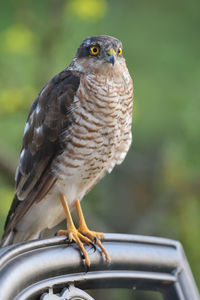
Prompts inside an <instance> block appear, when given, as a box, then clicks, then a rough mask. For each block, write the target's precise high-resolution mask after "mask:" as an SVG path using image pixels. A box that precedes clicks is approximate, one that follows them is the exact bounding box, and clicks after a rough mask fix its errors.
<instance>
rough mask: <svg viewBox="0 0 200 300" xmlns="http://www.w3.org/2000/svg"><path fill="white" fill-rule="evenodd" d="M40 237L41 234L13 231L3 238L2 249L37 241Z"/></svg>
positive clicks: (0, 245) (0, 246)
mask: <svg viewBox="0 0 200 300" xmlns="http://www.w3.org/2000/svg"><path fill="white" fill-rule="evenodd" d="M39 237H40V232H37V233H36V232H34V233H33V232H32V233H31V232H29V231H14V230H13V231H11V232H9V233H8V234H7V235H5V236H3V238H2V241H1V244H0V248H3V247H6V246H9V245H12V244H16V243H21V242H25V241H29V240H35V239H38V238H39Z"/></svg>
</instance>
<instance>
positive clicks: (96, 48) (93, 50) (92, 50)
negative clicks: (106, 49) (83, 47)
mask: <svg viewBox="0 0 200 300" xmlns="http://www.w3.org/2000/svg"><path fill="white" fill-rule="evenodd" d="M99 50H100V49H99V46H92V47H91V48H90V53H91V54H92V55H97V54H98V53H99Z"/></svg>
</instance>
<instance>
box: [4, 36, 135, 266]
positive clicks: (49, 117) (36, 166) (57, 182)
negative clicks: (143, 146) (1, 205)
mask: <svg viewBox="0 0 200 300" xmlns="http://www.w3.org/2000/svg"><path fill="white" fill-rule="evenodd" d="M132 103H133V84H132V79H131V77H130V74H129V72H128V69H127V67H126V63H125V59H124V57H123V54H122V43H121V42H120V41H119V40H118V39H116V38H114V37H111V36H106V35H100V36H92V37H88V38H86V39H85V40H84V41H83V42H82V44H81V45H80V47H79V48H78V50H77V52H76V55H75V57H74V59H73V60H72V63H71V64H70V65H69V66H68V67H67V68H66V69H64V70H63V71H62V72H60V73H59V74H58V75H56V76H55V77H53V79H52V80H50V81H49V83H47V84H46V85H45V86H44V88H43V89H42V90H41V92H40V93H39V95H38V96H37V98H36V99H35V101H34V103H33V105H32V107H31V109H30V112H29V115H28V118H27V122H26V125H25V129H24V137H23V143H22V149H21V154H20V158H19V163H18V167H17V170H16V177H15V183H16V184H15V196H14V200H13V202H12V205H11V208H10V211H9V213H8V216H7V220H6V223H5V230H4V234H3V238H2V246H7V245H10V244H13V243H17V242H22V241H27V240H33V239H37V238H40V236H41V233H42V231H43V230H44V229H46V228H53V227H54V226H56V225H57V224H58V223H60V222H61V221H62V220H64V219H65V218H66V219H67V229H66V230H60V231H59V232H58V234H59V235H67V236H68V238H69V240H70V241H75V242H76V243H77V245H78V246H79V248H80V251H81V252H82V253H83V256H84V258H85V263H86V265H87V266H89V265H90V260H89V257H88V254H87V251H86V249H85V248H84V246H83V243H86V244H90V243H91V242H96V243H97V245H98V246H99V247H100V249H101V251H102V253H103V254H104V255H105V258H106V260H108V261H109V260H110V257H109V254H108V253H107V251H106V249H105V248H104V246H103V245H102V243H101V240H102V239H103V233H98V232H94V231H91V230H89V229H88V227H87V225H86V222H85V219H84V216H83V213H82V210H81V206H80V201H81V200H82V199H83V197H84V196H85V195H86V194H87V193H88V192H89V191H90V190H91V189H92V188H93V187H94V186H95V185H96V183H97V182H98V181H99V180H100V179H101V178H102V176H103V175H104V174H105V173H106V172H111V171H112V169H113V167H114V166H115V165H116V164H120V163H121V162H122V161H123V160H124V158H125V156H126V154H127V151H128V149H129V147H130V145H131V140H132V135H131V123H132ZM73 208H76V211H77V215H78V221H79V227H78V228H76V227H75V225H74V223H73V220H72V217H71V213H70V212H71V211H72V210H73Z"/></svg>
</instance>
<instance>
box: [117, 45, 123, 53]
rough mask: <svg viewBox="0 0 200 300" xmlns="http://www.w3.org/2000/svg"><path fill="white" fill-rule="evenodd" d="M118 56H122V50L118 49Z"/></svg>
mask: <svg viewBox="0 0 200 300" xmlns="http://www.w3.org/2000/svg"><path fill="white" fill-rule="evenodd" d="M117 53H118V55H122V48H121V47H120V48H118V51H117Z"/></svg>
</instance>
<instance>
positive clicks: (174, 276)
mask: <svg viewBox="0 0 200 300" xmlns="http://www.w3.org/2000/svg"><path fill="white" fill-rule="evenodd" d="M104 246H105V248H106V249H107V250H108V252H109V254H110V256H111V259H112V262H111V263H110V264H108V263H107V262H105V261H104V258H103V257H102V255H101V253H100V251H99V249H98V248H97V249H96V251H95V249H94V248H92V247H87V251H88V254H89V257H90V260H91V267H90V269H89V270H87V269H86V267H85V265H84V262H83V260H82V258H81V254H80V251H79V249H78V248H77V246H76V245H75V244H69V243H68V242H67V241H66V238H65V237H54V238H51V239H46V240H39V241H32V242H27V243H24V244H18V245H13V246H9V247H7V248H5V249H1V251H0V299H1V300H25V299H39V298H40V297H41V296H42V295H43V296H42V297H43V299H45V298H44V297H45V296H46V297H49V298H47V299H48V300H50V299H52V300H53V299H68V298H63V297H64V296H63V294H62V293H63V291H62V290H63V289H64V288H68V290H64V291H65V292H66V293H67V291H68V293H69V291H70V290H69V287H71V286H73V285H74V286H75V287H76V289H77V288H78V289H81V290H85V289H96V288H130V289H145V290H155V291H160V292H161V293H162V294H163V297H164V299H166V300H178V299H180V300H200V296H199V293H198V290H197V288H196V285H195V282H194V279H193V276H192V273H191V271H190V267H189V265H188V263H187V260H186V258H185V255H184V252H183V249H182V246H181V244H180V243H179V242H176V241H172V240H168V239H163V238H154V237H145V236H135V235H121V234H106V235H105V241H104ZM72 284H73V285H72ZM49 288H50V290H49ZM49 291H50V292H49ZM56 295H60V296H56ZM82 296H83V295H82ZM38 297H39V298H38ZM56 297H57V298H56ZM88 297H89V295H88ZM41 299H42V298H41ZM69 299H70V298H69ZM71 299H73V298H71ZM74 299H87V298H81V295H80V297H79V298H74ZM88 299H90V298H88ZM45 300H46V299H45Z"/></svg>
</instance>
